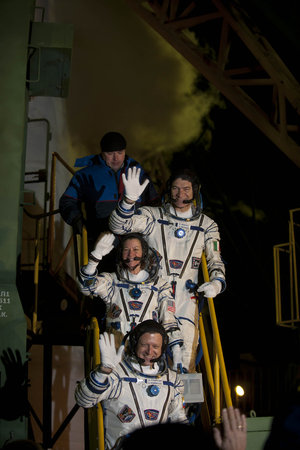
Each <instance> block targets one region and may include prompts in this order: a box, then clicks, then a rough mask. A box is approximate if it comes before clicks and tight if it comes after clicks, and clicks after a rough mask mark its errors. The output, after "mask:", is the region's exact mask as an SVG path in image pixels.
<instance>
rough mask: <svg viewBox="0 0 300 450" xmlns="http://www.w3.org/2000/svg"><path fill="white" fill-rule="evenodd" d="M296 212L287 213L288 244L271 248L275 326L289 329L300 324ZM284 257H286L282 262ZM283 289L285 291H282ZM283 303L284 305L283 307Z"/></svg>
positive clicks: (296, 210)
mask: <svg viewBox="0 0 300 450" xmlns="http://www.w3.org/2000/svg"><path fill="white" fill-rule="evenodd" d="M296 212H300V208H297V209H292V210H290V211H289V213H290V220H289V242H287V243H284V244H278V245H274V247H273V260H274V283H275V309H276V324H277V325H280V326H283V327H290V328H295V327H296V326H297V325H299V323H300V304H299V284H298V283H299V282H298V271H297V258H296V239H295V228H296V227H299V224H297V223H295V219H294V214H295V213H296ZM284 255H287V256H286V257H285V259H284V260H283V261H282V259H283V257H284ZM284 274H285V275H286V278H285V279H284V278H283V277H284ZM287 274H289V294H288V293H287V285H288V283H287V282H286V279H287ZM283 279H284V280H285V281H284V282H282V280H283ZM284 288H286V289H285V290H284ZM288 300H289V306H288ZM284 301H285V302H284ZM283 302H284V303H285V304H284V307H283ZM283 314H284V317H283Z"/></svg>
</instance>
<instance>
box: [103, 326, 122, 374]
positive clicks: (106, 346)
mask: <svg viewBox="0 0 300 450" xmlns="http://www.w3.org/2000/svg"><path fill="white" fill-rule="evenodd" d="M99 348H100V355H101V360H100V364H101V365H102V366H105V367H109V368H111V369H113V368H114V367H116V365H117V364H118V363H119V362H120V361H121V360H122V357H123V352H124V345H121V346H120V348H119V350H118V351H116V347H115V336H114V334H109V333H107V332H106V331H105V332H104V333H103V334H101V335H100V339H99Z"/></svg>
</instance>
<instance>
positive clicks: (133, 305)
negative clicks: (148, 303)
mask: <svg viewBox="0 0 300 450" xmlns="http://www.w3.org/2000/svg"><path fill="white" fill-rule="evenodd" d="M128 305H129V309H133V310H134V311H140V310H141V309H142V307H143V303H142V302H137V301H133V302H128Z"/></svg>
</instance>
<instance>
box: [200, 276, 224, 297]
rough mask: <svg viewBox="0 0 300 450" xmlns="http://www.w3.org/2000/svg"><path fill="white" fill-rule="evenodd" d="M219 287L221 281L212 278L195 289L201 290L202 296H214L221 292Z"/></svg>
mask: <svg viewBox="0 0 300 450" xmlns="http://www.w3.org/2000/svg"><path fill="white" fill-rule="evenodd" d="M221 289H222V284H221V282H220V281H218V280H214V281H208V282H207V283H203V284H201V286H200V287H199V288H198V289H197V290H198V292H203V294H204V297H209V298H214V297H216V296H217V295H218V294H219V293H220V292H221Z"/></svg>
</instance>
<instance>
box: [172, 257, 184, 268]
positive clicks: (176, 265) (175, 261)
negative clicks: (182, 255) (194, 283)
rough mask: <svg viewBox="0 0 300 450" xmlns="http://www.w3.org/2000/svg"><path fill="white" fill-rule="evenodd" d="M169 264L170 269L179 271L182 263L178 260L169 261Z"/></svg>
mask: <svg viewBox="0 0 300 450" xmlns="http://www.w3.org/2000/svg"><path fill="white" fill-rule="evenodd" d="M169 264H170V267H171V268H172V269H181V267H182V265H183V261H180V260H179V259H170V260H169Z"/></svg>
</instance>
